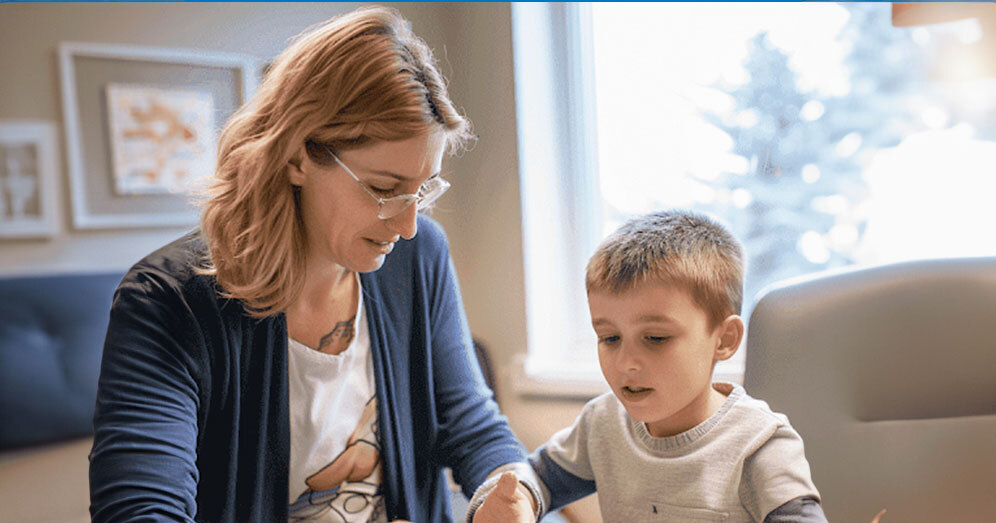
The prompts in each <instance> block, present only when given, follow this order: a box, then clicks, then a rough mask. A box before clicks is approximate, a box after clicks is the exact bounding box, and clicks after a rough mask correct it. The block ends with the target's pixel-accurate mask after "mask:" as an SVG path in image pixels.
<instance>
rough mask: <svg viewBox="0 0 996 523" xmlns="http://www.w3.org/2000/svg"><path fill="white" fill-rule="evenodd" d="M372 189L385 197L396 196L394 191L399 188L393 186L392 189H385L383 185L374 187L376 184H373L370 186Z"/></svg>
mask: <svg viewBox="0 0 996 523" xmlns="http://www.w3.org/2000/svg"><path fill="white" fill-rule="evenodd" d="M370 190H372V191H373V192H375V193H377V194H379V195H380V196H383V197H385V198H389V197H391V196H394V191H395V190H397V189H396V188H394V187H392V188H390V189H383V188H381V187H374V186H372V185H371V186H370Z"/></svg>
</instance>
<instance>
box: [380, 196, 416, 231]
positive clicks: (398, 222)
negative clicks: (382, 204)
mask: <svg viewBox="0 0 996 523" xmlns="http://www.w3.org/2000/svg"><path fill="white" fill-rule="evenodd" d="M387 225H388V227H389V228H390V229H391V230H392V231H394V232H395V233H397V234H398V235H400V236H401V237H402V238H404V239H406V240H410V239H412V238H414V237H415V234H417V233H418V204H416V203H412V204H411V205H409V206H408V207H406V208H405V210H403V211H401V213H399V214H398V215H397V216H392V217H390V218H388V219H387Z"/></svg>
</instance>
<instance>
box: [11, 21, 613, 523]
mask: <svg viewBox="0 0 996 523" xmlns="http://www.w3.org/2000/svg"><path fill="white" fill-rule="evenodd" d="M355 5H357V4H321V3H308V4H266V3H264V4H259V3H251V4H132V5H120V4H99V5H93V4H91V5H80V4H57V5H27V4H15V5H11V4H7V5H3V6H0V71H3V74H0V119H12V118H22V119H43V120H48V121H51V122H54V123H56V124H58V125H59V126H60V138H61V121H62V114H61V103H60V99H59V77H58V68H57V61H56V48H57V45H58V43H59V42H60V41H79V42H99V43H126V44H141V45H153V46H165V47H183V48H197V49H205V50H209V51H228V52H239V53H245V54H250V55H253V56H256V57H257V58H260V59H269V58H272V57H273V56H274V55H276V54H277V53H278V52H279V51H280V50H281V49H283V47H284V45H285V43H286V41H287V39H288V38H290V37H292V36H293V35H295V34H297V33H298V32H300V31H301V30H303V29H304V28H305V27H307V26H310V25H312V24H314V23H317V22H320V21H323V20H325V19H327V18H328V17H330V16H332V15H334V14H336V13H339V12H342V11H345V10H348V9H351V8H352V7H353V6H355ZM395 7H397V8H398V9H399V10H401V11H402V13H403V14H404V15H405V16H406V17H407V18H409V20H411V21H412V24H413V26H414V29H415V31H416V33H418V34H419V35H420V36H422V37H423V38H425V39H426V41H427V42H428V43H429V45H430V46H431V47H432V48H433V49H434V51H435V53H436V57H437V59H438V60H439V62H440V67H441V69H442V71H443V73H444V75H446V76H447V78H448V79H449V80H450V94H451V95H452V97H453V99H454V101H455V102H456V104H457V105H458V106H460V107H463V109H464V111H465V113H466V114H467V115H468V116H469V117H470V118H471V120H472V121H473V123H474V127H475V131H476V133H477V134H478V135H479V137H480V140H479V142H478V144H477V146H476V148H474V149H473V150H472V151H470V152H468V153H466V154H465V155H464V156H463V157H461V158H455V159H451V160H449V161H448V162H447V163H446V164H445V165H444V169H445V170H446V171H451V172H452V174H451V176H450V178H451V180H452V181H453V188H452V189H451V190H450V193H449V194H447V195H446V197H445V198H443V199H442V200H441V201H440V203H439V204H438V206H437V210H436V212H435V215H434V216H435V218H436V219H438V220H439V221H440V222H442V224H443V226H444V227H445V228H446V230H447V233H448V234H449V237H450V243H451V248H452V253H453V259H454V261H455V264H456V266H457V271H458V273H459V276H460V281H461V285H462V288H463V297H464V303H465V306H466V308H467V314H468V317H469V320H470V325H471V328H472V330H473V332H474V334H475V335H476V336H477V337H478V338H479V339H481V340H482V341H483V342H484V344H485V345H486V346H487V347H488V348H489V349H490V350H491V352H492V354H493V356H494V358H495V360H496V363H497V364H498V367H499V369H500V371H499V374H500V376H499V386H498V389H499V395H500V399H501V403H502V408H503V410H504V411H505V412H506V413H507V414H508V416H509V419H510V421H511V423H512V427H513V429H514V430H515V431H516V433H517V434H518V435H519V437H520V438H521V439H522V440H523V442H524V443H525V444H526V446H527V447H529V448H530V449H532V448H535V447H536V446H537V445H539V444H540V443H542V442H543V441H545V440H546V438H548V437H549V436H550V435H551V434H552V433H553V432H554V431H556V430H557V429H558V428H560V427H562V426H564V425H567V424H569V423H570V422H572V421H573V419H574V417H575V416H576V415H577V413H578V412H579V411H580V408H581V405H582V403H581V402H578V401H566V400H564V401H561V400H550V399H536V398H524V397H521V396H519V395H518V394H516V392H515V391H514V390H512V389H511V387H510V385H509V379H508V377H509V372H510V371H509V366H510V364H511V363H512V361H513V359H514V357H515V355H517V354H520V353H522V352H523V351H524V350H525V344H526V330H525V329H526V313H525V298H524V284H523V266H522V230H521V208H520V206H519V177H518V172H517V157H516V138H515V111H514V103H515V100H514V93H513V91H514V89H513V70H512V40H511V32H512V31H511V12H510V8H509V5H508V4H504V3H485V4H412V3H402V4H396V5H395ZM11 72H13V74H11ZM60 150H61V151H62V165H63V168H62V172H61V173H60V175H61V178H60V181H61V182H62V183H61V193H62V196H61V205H60V207H61V210H62V212H61V214H62V217H63V218H62V222H63V223H62V224H61V227H62V231H61V233H60V234H59V235H58V236H57V237H56V238H54V239H51V240H17V241H11V240H0V275H9V274H19V273H26V272H34V273H36V272H53V271H58V272H65V271H76V270H86V271H93V270H100V269H118V270H123V269H126V268H127V267H128V266H130V265H131V264H132V263H134V262H135V261H137V260H138V259H139V258H141V257H142V256H143V255H145V254H146V253H148V252H149V251H151V250H153V249H154V248H156V247H158V246H160V245H162V244H164V243H166V242H168V241H170V240H172V239H174V238H175V237H177V236H179V235H181V234H182V233H183V232H184V229H176V228H173V229H139V230H109V231H75V230H73V229H72V226H71V223H70V217H71V212H70V207H69V198H68V177H67V174H66V172H65V171H66V170H65V167H64V166H65V153H64V144H60ZM581 509H582V510H583V511H585V512H591V511H592V510H594V509H593V508H592V505H591V502H589V503H588V504H586V505H582V506H581ZM589 520H592V521H597V518H591V519H589Z"/></svg>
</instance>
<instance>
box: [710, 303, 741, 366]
mask: <svg viewBox="0 0 996 523" xmlns="http://www.w3.org/2000/svg"><path fill="white" fill-rule="evenodd" d="M718 329H719V345H718V346H717V347H716V351H715V353H714V355H713V361H723V360H728V359H730V357H731V356H733V355H734V354H736V352H737V349H739V348H740V341H741V340H743V338H744V320H743V319H741V318H740V316H737V315H736V314H731V315H729V316H727V317H726V319H725V320H723V323H721V324H720V325H719V327H718Z"/></svg>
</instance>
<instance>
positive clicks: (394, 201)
mask: <svg viewBox="0 0 996 523" xmlns="http://www.w3.org/2000/svg"><path fill="white" fill-rule="evenodd" d="M322 148H323V149H325V152H327V153H328V154H329V156H331V157H332V159H333V160H335V163H337V164H339V167H342V169H343V170H344V171H346V172H347V173H349V175H350V176H352V177H353V179H354V180H356V183H358V184H360V187H363V190H364V191H366V193H367V194H369V195H370V197H371V198H373V199H374V201H376V202H377V205H378V212H377V217H378V218H380V219H381V220H387V219H389V218H394V217H395V216H397V215H399V214H401V213H402V212H404V211H405V209H407V208H408V207H409V206H411V204H413V203H414V204H415V205H416V206H417V207H416V209H417V210H419V211H422V210H425V209H428V208H429V207H431V206H432V204H433V203H434V202H435V201H436V200H438V199H439V197H440V196H442V195H443V193H445V192H446V190H447V189H449V188H450V182H447V181H446V180H444V179H442V178H440V177H439V176H433V177H432V178H429V179H428V180H426V181H425V183H423V184H422V185H421V186H420V187H419V188H418V192H417V193H415V194H399V195H398V196H393V197H391V198H381V197H380V196H377V195H376V194H374V192H373V191H372V190H371V189H370V186H368V185H367V184H365V183H363V182H362V181H360V178H359V177H357V176H356V173H354V172H353V170H352V169H350V168H349V167H346V164H344V163H342V160H340V159H339V157H338V156H336V155H335V153H333V152H332V151H331V150H329V148H328V147H326V146H325V145H322Z"/></svg>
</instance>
